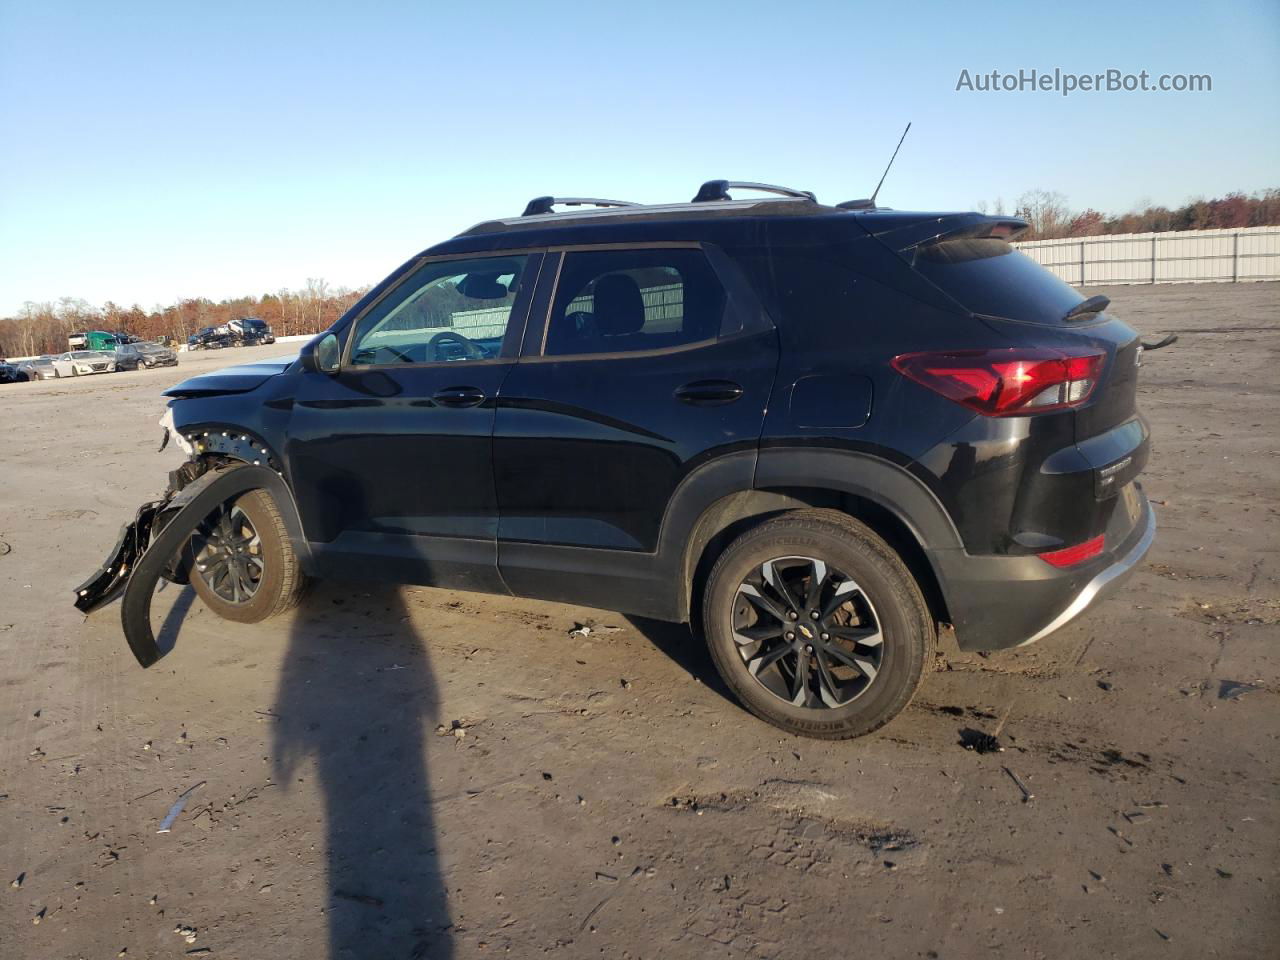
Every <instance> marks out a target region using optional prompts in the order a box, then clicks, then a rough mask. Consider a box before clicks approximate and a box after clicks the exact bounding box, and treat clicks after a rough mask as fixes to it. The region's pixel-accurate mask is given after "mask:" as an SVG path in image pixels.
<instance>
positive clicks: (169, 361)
mask: <svg viewBox="0 0 1280 960" xmlns="http://www.w3.org/2000/svg"><path fill="white" fill-rule="evenodd" d="M115 358H116V369H117V370H137V369H138V368H139V367H147V368H151V367H176V366H177V365H178V355H177V354H176V353H174V352H173V351H172V350H170V349H169V348H168V347H162V346H160V344H158V343H148V342H146V341H143V342H141V343H123V344H121V345H120V346H118V347H116V354H115Z"/></svg>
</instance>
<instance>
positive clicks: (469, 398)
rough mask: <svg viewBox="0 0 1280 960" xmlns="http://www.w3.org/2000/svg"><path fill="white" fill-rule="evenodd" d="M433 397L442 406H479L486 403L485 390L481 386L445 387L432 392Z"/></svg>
mask: <svg viewBox="0 0 1280 960" xmlns="http://www.w3.org/2000/svg"><path fill="white" fill-rule="evenodd" d="M431 399H432V400H434V401H435V402H436V403H438V404H440V406H442V407H478V406H479V405H480V404H482V403H484V401H485V395H484V391H483V390H481V389H480V388H479V387H445V388H444V389H443V390H437V391H436V392H435V393H434V394H432V396H431Z"/></svg>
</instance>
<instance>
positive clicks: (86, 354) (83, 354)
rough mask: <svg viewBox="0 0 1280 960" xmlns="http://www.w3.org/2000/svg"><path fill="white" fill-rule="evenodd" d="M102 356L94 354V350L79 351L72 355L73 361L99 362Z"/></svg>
mask: <svg viewBox="0 0 1280 960" xmlns="http://www.w3.org/2000/svg"><path fill="white" fill-rule="evenodd" d="M101 356H102V354H100V353H94V352H93V351H92V350H77V351H76V352H75V353H73V354H72V355H71V359H73V360H98V359H100V358H101Z"/></svg>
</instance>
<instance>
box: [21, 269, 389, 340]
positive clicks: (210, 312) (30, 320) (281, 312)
mask: <svg viewBox="0 0 1280 960" xmlns="http://www.w3.org/2000/svg"><path fill="white" fill-rule="evenodd" d="M367 289H368V288H367V287H366V288H364V289H361V290H351V289H349V288H347V287H330V285H329V284H328V283H327V282H326V281H324V280H320V279H311V278H309V279H308V280H307V285H306V287H305V288H303V289H301V290H279V291H277V292H276V293H267V294H263V295H262V296H260V297H253V296H247V297H236V298H234V299H231V300H220V301H218V302H216V303H215V302H214V301H212V300H209V299H207V298H205V297H195V298H191V299H182V300H179V301H178V302H177V303H174V304H172V305H171V306H167V307H159V306H158V307H155V308H154V309H152V310H144V309H143V308H142V307H140V306H138V305H137V304H134V305H133V306H131V307H122V306H120V305H119V304H115V303H111V302H110V301H108V302H107V303H104V304H103V305H102V306H100V307H98V306H94V305H92V304H89V303H86V302H85V301H84V300H79V299H76V298H73V297H63V298H62V299H60V300H58V301H57V302H54V303H31V302H28V303H25V304H23V306H22V308H21V309H20V310H19V311H18V312H17V314H16V315H14V316H11V317H4V318H0V357H6V356H10V357H25V356H35V355H38V354H45V353H64V352H65V351H67V350H68V349H69V347H68V346H67V338H68V337H69V336H71V334H73V333H83V332H84V331H86V330H110V331H112V332H116V331H123V332H125V333H131V334H134V335H135V336H139V337H142V338H143V339H144V340H155V339H159V338H162V337H172V338H173V339H174V340H176V341H177V342H178V343H186V340H187V337H189V336H191V334H193V333H195V332H196V331H197V330H201V329H203V328H204V327H217V326H221V325H222V324H224V323H227V322H228V321H229V320H235V319H238V318H239V317H259V318H260V319H262V320H265V321H266V322H267V323H268V324H269V325H270V326H271V329H272V331H273V332H274V333H275V335H276V336H278V337H287V336H293V335H296V334H305V333H319V332H320V331H321V330H324V329H325V328H327V327H328V326H330V325H331V324H332V323H333V322H334V321H335V320H337V319H338V318H339V317H340V316H342V314H343V313H345V312H346V311H347V309H348V308H350V307H351V305H352V304H354V303H355V302H356V301H357V300H359V299H360V297H362V296H363V295H364V293H365V290H367Z"/></svg>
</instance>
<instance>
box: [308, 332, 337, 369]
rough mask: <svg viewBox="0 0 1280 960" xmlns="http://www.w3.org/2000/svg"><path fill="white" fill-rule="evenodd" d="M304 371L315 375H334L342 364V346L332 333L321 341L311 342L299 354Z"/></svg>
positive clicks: (327, 334)
mask: <svg viewBox="0 0 1280 960" xmlns="http://www.w3.org/2000/svg"><path fill="white" fill-rule="evenodd" d="M298 359H299V360H300V361H301V362H302V369H303V370H309V371H311V372H313V373H328V374H334V373H337V372H338V367H339V366H340V365H341V363H342V346H341V345H340V344H339V343H338V338H337V337H335V336H334V335H333V334H332V333H326V334H325V335H324V336H323V337H321V338H320V339H319V340H311V341H310V342H308V343H307V344H306V346H304V347H303V348H302V350H301V351H299V353H298Z"/></svg>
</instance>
